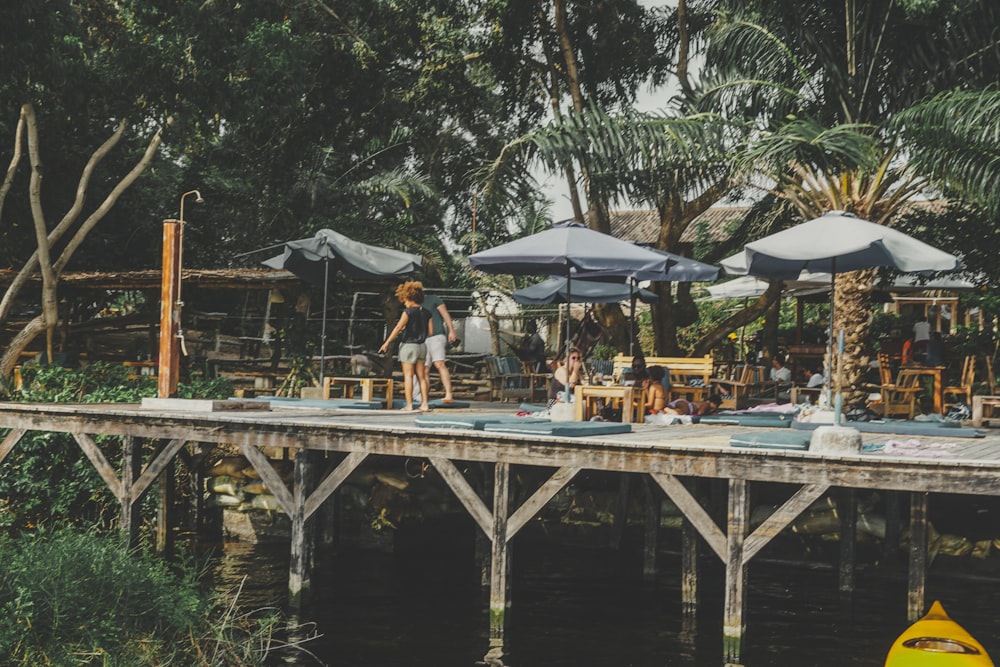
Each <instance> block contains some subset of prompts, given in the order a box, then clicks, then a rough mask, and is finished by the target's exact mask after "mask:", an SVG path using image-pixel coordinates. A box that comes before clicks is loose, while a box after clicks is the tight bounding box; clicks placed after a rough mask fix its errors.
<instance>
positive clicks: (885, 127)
mask: <svg viewBox="0 0 1000 667" xmlns="http://www.w3.org/2000/svg"><path fill="white" fill-rule="evenodd" d="M998 19H1000V8H998V7H997V6H996V4H995V3H993V2H990V1H989V0H971V1H970V2H967V3H963V4H962V5H961V7H955V6H953V3H943V2H921V3H917V2H906V1H905V0H870V1H867V2H863V3H858V2H856V0H824V1H820V2H812V3H808V5H803V4H802V3H797V2H792V1H789V0H767V1H756V2H746V1H745V0H740V1H739V2H730V3H727V5H726V6H724V7H723V8H722V9H721V10H720V13H719V18H718V21H717V22H716V25H715V32H714V34H713V39H712V42H711V45H710V48H709V50H708V53H707V58H708V63H709V67H708V70H707V74H706V77H705V79H704V81H703V85H704V87H703V90H702V94H703V97H702V100H703V102H702V103H703V104H707V105H710V106H711V108H714V109H716V110H720V109H721V110H723V111H724V112H725V113H726V114H727V117H729V118H730V119H732V118H735V117H738V116H742V117H744V118H746V119H747V122H748V123H754V124H756V126H757V127H758V128H759V130H760V140H759V141H757V142H754V143H752V144H750V150H748V151H747V152H746V153H745V156H744V157H745V159H746V160H747V161H748V162H749V163H751V164H753V165H755V167H754V171H756V172H757V173H759V174H761V175H762V176H763V177H764V179H765V181H764V183H765V186H764V187H766V189H767V190H768V191H769V192H771V193H772V194H774V195H776V196H778V197H781V198H784V199H786V200H788V201H789V202H791V203H792V204H793V205H794V206H795V208H796V209H797V210H798V212H799V213H800V214H801V215H802V217H803V218H806V219H808V218H812V217H816V216H818V215H820V214H822V213H823V212H825V211H828V210H831V209H841V210H847V211H851V212H853V213H855V214H857V215H858V216H860V217H863V218H866V219H869V220H872V221H874V222H879V223H882V224H888V225H892V224H894V222H895V221H896V220H897V219H898V217H899V215H900V212H901V211H902V209H903V207H904V206H905V205H906V204H907V203H908V202H910V201H912V200H913V198H914V197H916V196H917V195H918V194H921V193H935V192H936V193H944V194H947V195H949V196H951V197H955V198H958V199H960V200H966V201H975V202H986V203H989V204H994V205H995V203H996V201H997V199H998V197H997V194H996V188H995V186H996V183H997V179H998V178H1000V169H998V165H997V161H996V159H995V156H996V149H995V147H994V146H992V145H990V144H989V143H988V141H987V139H988V138H989V137H990V136H996V132H997V131H998V129H1000V125H998V123H997V121H996V118H997V116H996V115H995V114H994V115H992V116H991V115H990V111H995V110H996V108H997V105H998V104H1000V93H997V92H996V91H995V90H993V89H989V88H987V86H988V85H990V84H991V83H992V82H994V81H996V79H997V74H998V73H1000V41H998V40H997V37H996V36H995V35H994V34H992V32H991V31H992V27H993V26H995V25H997V21H998ZM955 88H963V89H964V90H962V91H960V92H951V91H952V89H955ZM945 91H948V92H945ZM991 133H992V134H991ZM832 135H837V136H838V137H839V139H840V140H841V141H842V145H843V146H844V148H845V150H844V152H843V153H842V154H844V155H851V156H852V157H851V159H848V160H845V161H844V162H843V163H841V164H839V165H836V164H833V165H831V164H830V162H829V160H827V159H825V158H826V157H828V155H824V156H823V157H824V159H823V160H817V159H815V158H816V149H815V144H814V141H818V140H819V139H821V138H823V139H824V141H823V144H824V145H825V144H826V141H825V139H828V138H829V137H830V136H832ZM963 142H965V143H963ZM848 146H850V148H847V147H848ZM940 224H945V225H946V224H948V221H947V219H942V220H941V221H940ZM873 279H874V273H873V272H857V273H852V274H844V275H842V276H838V278H837V294H836V296H837V303H836V306H835V307H836V314H837V315H836V316H837V322H835V323H834V328H835V329H836V330H843V331H845V332H846V341H847V345H846V348H845V350H846V352H847V357H846V359H845V362H844V369H845V386H851V387H853V388H854V394H855V396H849V400H850V399H851V398H856V397H859V396H860V395H861V391H860V389H859V388H858V384H859V382H860V378H861V374H862V373H863V371H864V368H865V365H866V364H867V361H868V360H867V357H866V353H867V345H866V340H867V332H868V321H869V314H870V312H871V307H872V303H871V299H870V285H871V283H872V281H873Z"/></svg>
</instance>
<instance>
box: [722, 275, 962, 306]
mask: <svg viewBox="0 0 1000 667" xmlns="http://www.w3.org/2000/svg"><path fill="white" fill-rule="evenodd" d="M768 285H770V282H769V281H767V280H762V279H760V278H754V277H753V276H741V277H739V278H734V279H733V280H730V281H727V282H724V283H719V284H718V285H711V286H709V287H706V288H705V289H706V290H707V291H708V294H709V296H708V299H709V300H713V301H716V300H719V299H742V298H751V299H756V298H757V297H759V296H760V295H761V294H763V293H764V292H766V291H767V287H768ZM875 287H876V289H880V290H885V291H888V292H924V291H927V290H946V291H954V292H967V291H972V290H976V289H979V286H978V285H976V283H975V282H973V281H972V280H970V279H969V278H968V277H966V276H961V275H954V276H944V277H941V278H935V279H934V280H929V281H922V280H921V279H920V278H919V277H918V276H913V275H906V276H897V277H896V279H895V280H893V281H892V283H890V284H888V285H876V286H875ZM829 290H830V274H828V273H810V272H808V271H806V272H803V273H802V274H801V275H800V276H799V277H798V279H796V280H786V281H785V294H788V295H791V296H808V295H813V294H819V293H821V292H828V291H829Z"/></svg>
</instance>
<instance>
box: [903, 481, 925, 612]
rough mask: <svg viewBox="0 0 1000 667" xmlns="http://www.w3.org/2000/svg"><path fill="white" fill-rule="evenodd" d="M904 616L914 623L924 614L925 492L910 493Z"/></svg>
mask: <svg viewBox="0 0 1000 667" xmlns="http://www.w3.org/2000/svg"><path fill="white" fill-rule="evenodd" d="M907 584H908V585H907V596H906V618H907V620H908V621H909V622H910V623H914V622H916V621H918V620H919V619H920V617H921V616H923V615H924V595H925V594H926V587H927V492H925V491H915V492H913V493H911V494H910V571H909V577H908V582H907Z"/></svg>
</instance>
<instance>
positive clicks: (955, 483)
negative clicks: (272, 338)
mask: <svg viewBox="0 0 1000 667" xmlns="http://www.w3.org/2000/svg"><path fill="white" fill-rule="evenodd" d="M209 403H211V402H206V401H191V402H184V401H182V400H174V399H166V400H164V401H163V402H162V403H159V404H157V405H156V407H141V406H138V405H120V404H113V405H111V404H104V405H64V404H44V405H41V404H21V403H0V428H3V429H10V431H9V432H8V433H7V435H6V437H5V438H4V439H3V441H2V442H0V464H2V462H3V460H4V459H5V458H6V457H7V455H8V454H9V453H10V452H11V451H12V450H13V448H14V447H16V445H17V443H18V441H19V440H20V438H21V437H22V436H23V435H24V434H25V433H26V432H27V431H49V432H64V433H70V434H72V435H73V437H74V438H75V439H76V441H77V442H78V443H79V445H80V447H81V448H82V450H83V452H84V453H85V454H86V455H87V457H88V458H89V459H90V461H91V462H92V463H93V465H94V466H95V468H96V469H97V471H98V472H99V473H100V475H101V477H102V478H103V479H104V481H105V483H106V484H107V485H108V487H109V488H110V489H111V490H112V492H113V493H114V495H115V496H116V497H117V498H118V499H119V502H120V503H121V525H122V528H123V530H126V531H130V534H133V535H134V530H135V526H136V508H137V507H138V505H137V503H138V502H139V501H140V500H141V499H142V498H143V496H144V495H145V494H146V493H147V492H148V491H149V489H150V488H151V487H152V485H153V483H154V482H155V481H156V480H157V479H158V478H160V476H161V475H163V474H165V471H167V470H168V467H169V466H170V465H171V463H172V462H173V461H174V460H175V459H177V458H181V459H183V460H185V461H186V462H187V463H188V464H189V465H192V461H195V462H196V461H197V457H192V455H191V451H192V447H193V446H194V445H195V443H208V444H219V443H232V444H234V445H236V446H238V447H239V449H240V451H241V452H242V454H243V455H244V456H245V457H246V458H247V460H248V461H249V462H250V463H251V464H252V465H253V466H254V468H255V469H256V470H257V471H258V472H259V473H260V476H261V478H262V480H263V481H264V482H265V483H266V484H267V485H268V487H269V488H270V489H271V491H272V493H274V495H275V496H276V497H277V499H278V502H279V504H280V506H281V511H283V512H284V513H285V514H287V515H288V516H289V517H290V519H291V526H292V531H291V535H292V538H291V546H290V549H291V559H290V571H289V605H290V607H292V608H293V609H295V608H297V607H298V606H300V605H301V604H302V602H303V600H304V598H305V597H306V596H307V595H308V594H309V589H310V572H311V569H312V563H311V558H312V548H311V547H312V540H311V536H310V533H311V526H312V524H313V523H315V522H314V521H311V519H313V518H314V517H315V515H316V513H317V511H318V510H319V509H320V508H321V507H322V506H323V505H324V503H325V502H326V501H327V500H328V499H329V498H330V496H331V495H332V494H333V492H334V491H336V490H337V488H338V487H340V485H341V484H342V483H343V482H344V481H345V480H346V479H347V478H348V476H349V475H350V474H351V473H352V472H353V471H354V470H355V469H356V468H357V467H358V465H359V464H361V463H362V461H364V460H365V459H366V457H368V456H371V455H381V456H397V457H407V458H422V459H428V460H429V461H430V462H431V463H432V465H433V466H434V468H435V469H436V470H437V472H438V473H439V474H440V475H441V477H442V478H443V479H444V481H445V482H446V483H447V484H448V486H449V487H450V488H451V490H452V491H453V492H454V493H455V495H456V497H457V498H458V499H459V501H460V502H461V503H462V505H463V506H464V507H465V509H466V510H467V511H468V513H469V515H470V516H471V517H472V519H473V520H474V521H475V523H476V524H477V525H478V526H479V528H480V529H481V530H482V531H483V533H484V534H485V535H486V537H487V538H488V539H489V541H490V543H491V545H492V548H491V551H490V574H491V576H490V582H489V585H490V598H489V600H490V601H489V605H490V608H489V612H490V613H489V619H490V620H489V624H490V627H489V636H490V647H489V651H488V653H487V654H486V662H487V663H488V664H493V665H500V664H502V659H503V643H504V627H505V620H506V615H507V614H508V613H510V605H511V592H510V591H509V590H508V586H509V582H508V578H507V575H508V568H509V561H508V558H509V553H508V549H509V543H510V541H511V539H512V538H513V537H514V536H515V535H516V534H517V533H518V531H520V530H521V529H522V528H523V527H524V526H525V525H526V524H527V523H528V522H529V521H530V520H531V519H532V518H533V517H534V516H535V515H536V514H537V513H538V511H539V510H540V509H541V508H542V507H544V506H545V504H546V503H547V502H548V501H549V500H550V499H552V497H553V496H555V494H556V493H558V492H559V491H560V489H562V488H563V487H564V486H565V485H566V484H567V483H568V482H570V480H572V479H573V477H574V476H575V475H576V474H577V473H578V472H579V471H581V470H584V469H586V470H602V471H612V472H622V473H638V474H642V475H646V476H648V477H647V479H648V480H649V483H650V485H651V490H653V489H654V488H655V489H660V490H662V491H663V492H664V493H665V494H666V495H667V496H668V497H669V498H670V499H671V500H672V501H673V502H674V503H675V504H676V505H677V507H678V508H680V509H681V511H682V512H683V514H684V517H685V529H684V530H683V531H682V536H683V537H682V540H683V544H682V546H681V549H682V555H683V558H682V567H683V569H684V572H682V582H683V586H682V596H683V598H684V599H683V600H682V608H683V609H684V610H685V613H687V612H692V613H693V610H694V608H695V601H696V596H697V558H696V557H695V554H696V548H697V544H698V542H697V536H700V537H701V538H702V539H703V540H704V543H705V544H707V545H708V547H709V550H710V551H711V553H714V554H715V555H716V556H717V557H718V558H719V559H720V560H721V561H722V563H723V564H724V565H725V571H726V589H725V601H724V605H725V608H724V610H723V625H724V627H723V643H724V646H723V647H722V649H723V650H722V660H723V661H724V662H726V663H732V664H737V663H739V662H740V659H741V658H740V656H741V652H742V641H743V637H744V634H745V632H746V624H745V611H746V609H745V607H746V591H747V565H748V563H749V562H750V560H751V559H752V558H753V557H754V556H755V555H756V554H758V553H759V552H760V550H761V549H762V548H763V547H764V546H766V545H767V544H768V543H769V542H770V541H771V540H772V539H773V538H774V537H775V536H776V535H778V534H779V533H780V532H781V531H782V530H783V529H784V528H785V527H786V526H788V525H789V524H790V523H791V522H792V521H794V520H795V518H796V517H798V516H799V515H800V514H801V513H802V512H803V511H804V510H806V509H807V508H808V507H809V506H810V505H811V504H812V503H813V502H814V501H816V500H817V499H818V498H820V496H822V495H823V494H824V493H826V492H827V491H829V490H830V489H832V488H834V487H836V488H838V489H839V491H838V494H837V497H838V499H839V501H840V502H841V503H842V507H843V509H844V510H845V511H842V512H840V516H841V519H840V520H841V535H843V536H845V537H848V538H849V537H850V536H853V535H854V533H855V531H854V527H855V526H854V524H855V522H856V514H855V512H854V511H853V508H854V490H857V489H877V490H880V491H896V492H901V493H902V494H903V497H904V498H905V497H908V498H909V501H910V507H911V511H910V534H911V540H910V550H909V588H908V604H907V608H908V616H909V618H910V619H911V620H915V619H916V618H917V617H919V616H920V615H922V614H923V612H924V589H925V578H926V571H927V535H928V531H927V519H926V517H927V512H926V509H927V494H928V493H955V494H982V495H1000V432H998V433H997V434H996V435H993V434H988V435H987V437H985V438H975V439H955V440H949V441H950V442H955V443H957V446H955V447H953V448H951V449H947V450H943V452H938V454H942V453H943V454H944V456H936V457H934V458H922V457H915V456H900V455H889V454H884V453H881V452H877V453H870V454H869V453H857V454H853V453H852V454H829V453H814V452H809V451H797V450H771V449H769V450H763V449H747V448H736V447H731V446H730V445H729V439H730V436H732V435H734V434H737V433H740V432H744V433H745V432H747V431H748V430H752V429H751V428H748V427H737V426H710V425H687V426H653V425H633V427H632V429H633V431H632V432H631V433H627V434H620V435H613V436H603V437H587V438H580V437H575V438H569V437H552V436H547V435H529V434H501V433H490V432H483V431H476V430H464V429H463V430H458V429H427V428H419V427H418V426H417V425H416V424H415V423H414V416H413V415H412V414H400V413H398V412H390V411H371V410H356V411H353V410H305V409H291V408H287V407H283V406H282V405H281V404H275V405H274V406H272V409H270V410H266V409H234V408H237V407H244V408H251V407H254V406H250V405H248V404H243V405H237V404H236V403H235V402H232V403H227V402H215V403H216V404H212V405H208V406H206V404H209ZM256 407H258V408H259V407H260V405H259V404H258V405H257V406H256ZM211 408H214V410H211ZM220 408H229V409H220ZM512 410H513V408H512V407H511V406H509V405H500V404H492V405H490V404H476V405H475V406H474V407H473V408H472V409H470V410H468V411H457V410H456V411H454V412H455V413H456V414H460V413H462V412H464V413H465V414H468V413H470V412H475V413H482V414H486V413H489V414H506V415H510V414H511V413H512ZM753 430H755V429H753ZM944 434H945V433H942V438H940V439H941V440H944V437H943V436H944ZM96 435H111V436H119V437H121V438H122V442H123V449H122V456H123V459H122V465H121V466H114V465H112V464H111V462H110V461H109V460H108V456H107V455H106V454H105V451H104V450H102V449H101V448H100V447H99V446H98V445H97V444H96V442H95V439H94V436H96ZM864 435H865V437H864V442H865V443H866V444H877V443H884V442H886V441H888V440H892V439H899V438H897V437H894V436H892V435H888V434H864ZM138 439H149V440H151V441H154V442H155V443H157V444H156V446H155V447H154V450H153V451H154V453H153V454H152V455H151V456H148V457H147V458H146V460H145V461H140V460H139V457H138V452H139V451H140V448H139V447H138V446H137V441H138ZM263 447H279V448H285V449H287V450H288V455H289V456H288V458H290V459H292V460H294V462H295V466H294V468H295V471H294V479H293V480H292V483H291V484H290V485H288V484H285V483H284V482H282V480H281V479H280V478H279V476H278V474H277V472H275V470H274V469H273V468H272V466H271V465H270V460H269V459H268V458H267V457H266V456H265V455H264V454H263V453H262V451H261V449H262V448H263ZM312 452H324V453H327V458H328V459H329V458H330V455H336V456H334V457H333V460H334V463H335V465H333V466H332V467H330V466H327V467H326V468H324V470H323V471H322V475H319V474H317V469H316V466H313V465H311V463H310V462H311V460H312V459H313V458H315V456H314V455H312V454H311V453H312ZM456 462H476V463H481V464H486V465H488V466H491V470H492V475H491V477H492V488H486V489H480V490H477V489H476V488H475V486H476V484H477V482H476V480H471V479H469V478H468V477H467V476H466V475H465V474H463V472H462V466H461V465H456ZM512 465H517V466H532V467H536V468H543V469H550V470H551V473H550V474H549V475H548V479H547V481H545V482H544V483H542V484H541V485H540V486H539V487H538V488H537V489H534V490H533V491H532V492H531V493H530V495H528V497H527V499H526V500H525V501H524V502H523V503H522V504H521V505H520V506H519V507H515V508H512V507H510V498H511V488H510V487H511V481H510V466H512ZM118 470H121V471H122V473H121V474H120V475H119V473H118V472H117V471H118ZM623 478H626V477H625V476H623ZM696 479H711V480H721V482H719V483H721V484H725V485H726V486H728V504H727V507H728V510H727V513H726V518H725V520H724V521H723V522H720V523H722V525H720V523H717V522H716V521H715V520H714V519H713V518H712V516H711V512H710V509H709V508H706V507H705V506H704V504H703V502H702V501H701V500H699V498H698V497H697V494H695V493H692V491H691V490H690V484H691V480H696ZM761 482H768V483H774V482H780V483H785V484H792V485H795V486H796V487H797V490H796V491H795V492H794V493H792V494H791V495H790V497H789V498H788V499H787V500H786V501H785V502H784V504H783V505H782V506H781V507H779V508H778V509H777V510H776V511H775V512H774V513H773V514H772V515H771V516H770V517H769V518H767V519H766V520H765V521H764V522H763V523H762V524H760V525H759V526H757V527H756V528H755V529H753V530H752V531H751V526H750V504H749V497H750V493H749V491H750V486H751V485H752V484H754V483H761ZM160 486H161V487H164V486H169V485H160ZM623 488H624V485H623ZM160 493H161V506H162V505H164V504H165V503H166V502H167V493H166V491H165V490H164V489H163V488H161V491H160ZM651 495H652V494H651ZM653 505H655V507H654V506H653ZM658 509H659V507H658V503H652V504H651V506H650V508H649V516H648V518H647V521H646V526H647V530H646V535H647V542H646V554H645V558H644V572H646V573H647V574H649V573H651V572H652V571H653V569H654V567H655V562H654V558H655V549H656V542H655V536H656V526H657V525H658V522H659V518H658V516H657V515H656V512H657V511H658ZM158 516H159V519H160V521H159V524H160V525H158V532H159V534H160V535H161V536H163V535H165V534H166V532H167V527H166V525H165V523H166V521H165V519H164V518H163V517H164V516H165V512H163V511H162V509H161V512H160V513H159V515H158ZM853 545H854V543H853V540H852V539H844V540H842V545H841V563H840V567H839V572H840V587H841V589H842V590H845V591H849V590H851V588H852V587H853V569H854V563H853V559H854V546H853ZM514 594H515V595H516V591H515V593H514Z"/></svg>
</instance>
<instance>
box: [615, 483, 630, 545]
mask: <svg viewBox="0 0 1000 667" xmlns="http://www.w3.org/2000/svg"><path fill="white" fill-rule="evenodd" d="M631 486H632V478H631V475H629V474H628V473H627V472H620V473H618V496H617V497H616V498H615V518H614V522H613V523H612V524H611V548H612V549H614V550H616V551H617V550H618V549H619V548H621V545H622V535H623V534H624V532H625V524H626V523H628V494H629V490H630V488H631Z"/></svg>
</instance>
